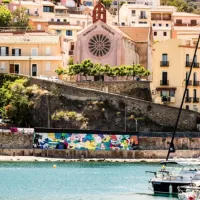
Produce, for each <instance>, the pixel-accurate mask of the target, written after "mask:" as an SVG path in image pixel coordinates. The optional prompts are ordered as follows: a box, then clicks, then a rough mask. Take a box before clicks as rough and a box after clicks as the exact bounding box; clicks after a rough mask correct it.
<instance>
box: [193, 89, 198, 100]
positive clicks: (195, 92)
mask: <svg viewBox="0 0 200 200" xmlns="http://www.w3.org/2000/svg"><path fill="white" fill-rule="evenodd" d="M193 97H194V99H196V98H197V90H196V89H194V90H193Z"/></svg>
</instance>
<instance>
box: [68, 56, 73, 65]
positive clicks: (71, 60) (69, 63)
mask: <svg viewBox="0 0 200 200" xmlns="http://www.w3.org/2000/svg"><path fill="white" fill-rule="evenodd" d="M73 64H74V59H73V57H69V60H68V65H73Z"/></svg>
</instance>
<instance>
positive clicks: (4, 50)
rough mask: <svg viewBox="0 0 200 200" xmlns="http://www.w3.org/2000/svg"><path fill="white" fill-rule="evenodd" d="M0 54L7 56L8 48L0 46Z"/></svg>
mask: <svg viewBox="0 0 200 200" xmlns="http://www.w3.org/2000/svg"><path fill="white" fill-rule="evenodd" d="M0 55H1V56H9V49H8V47H0Z"/></svg>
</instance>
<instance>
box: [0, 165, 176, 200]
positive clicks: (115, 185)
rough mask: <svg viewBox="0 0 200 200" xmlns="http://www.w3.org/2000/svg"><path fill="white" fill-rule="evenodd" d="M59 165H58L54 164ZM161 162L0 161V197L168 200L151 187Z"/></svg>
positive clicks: (0, 199)
mask: <svg viewBox="0 0 200 200" xmlns="http://www.w3.org/2000/svg"><path fill="white" fill-rule="evenodd" d="M54 164H56V165H57V168H55V169H54V168H53V167H52V166H53V165H54ZM159 167H160V165H158V164H142V163H140V164H137V163H102V162H87V163H86V162H78V163H74V162H73V163H64V162H63V163H61V162H59V163H53V162H46V163H38V162H34V163H27V162H17V163H16V162H1V163H0V200H28V199H30V200H159V199H160V200H166V199H176V198H173V197H161V196H154V195H153V194H152V192H151V190H149V189H148V186H149V184H148V180H149V178H150V177H151V176H152V175H151V174H146V173H145V171H146V170H149V171H151V170H152V171H154V170H158V169H159Z"/></svg>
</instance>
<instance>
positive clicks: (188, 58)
mask: <svg viewBox="0 0 200 200" xmlns="http://www.w3.org/2000/svg"><path fill="white" fill-rule="evenodd" d="M186 62H187V63H189V62H190V55H189V54H186Z"/></svg>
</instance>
